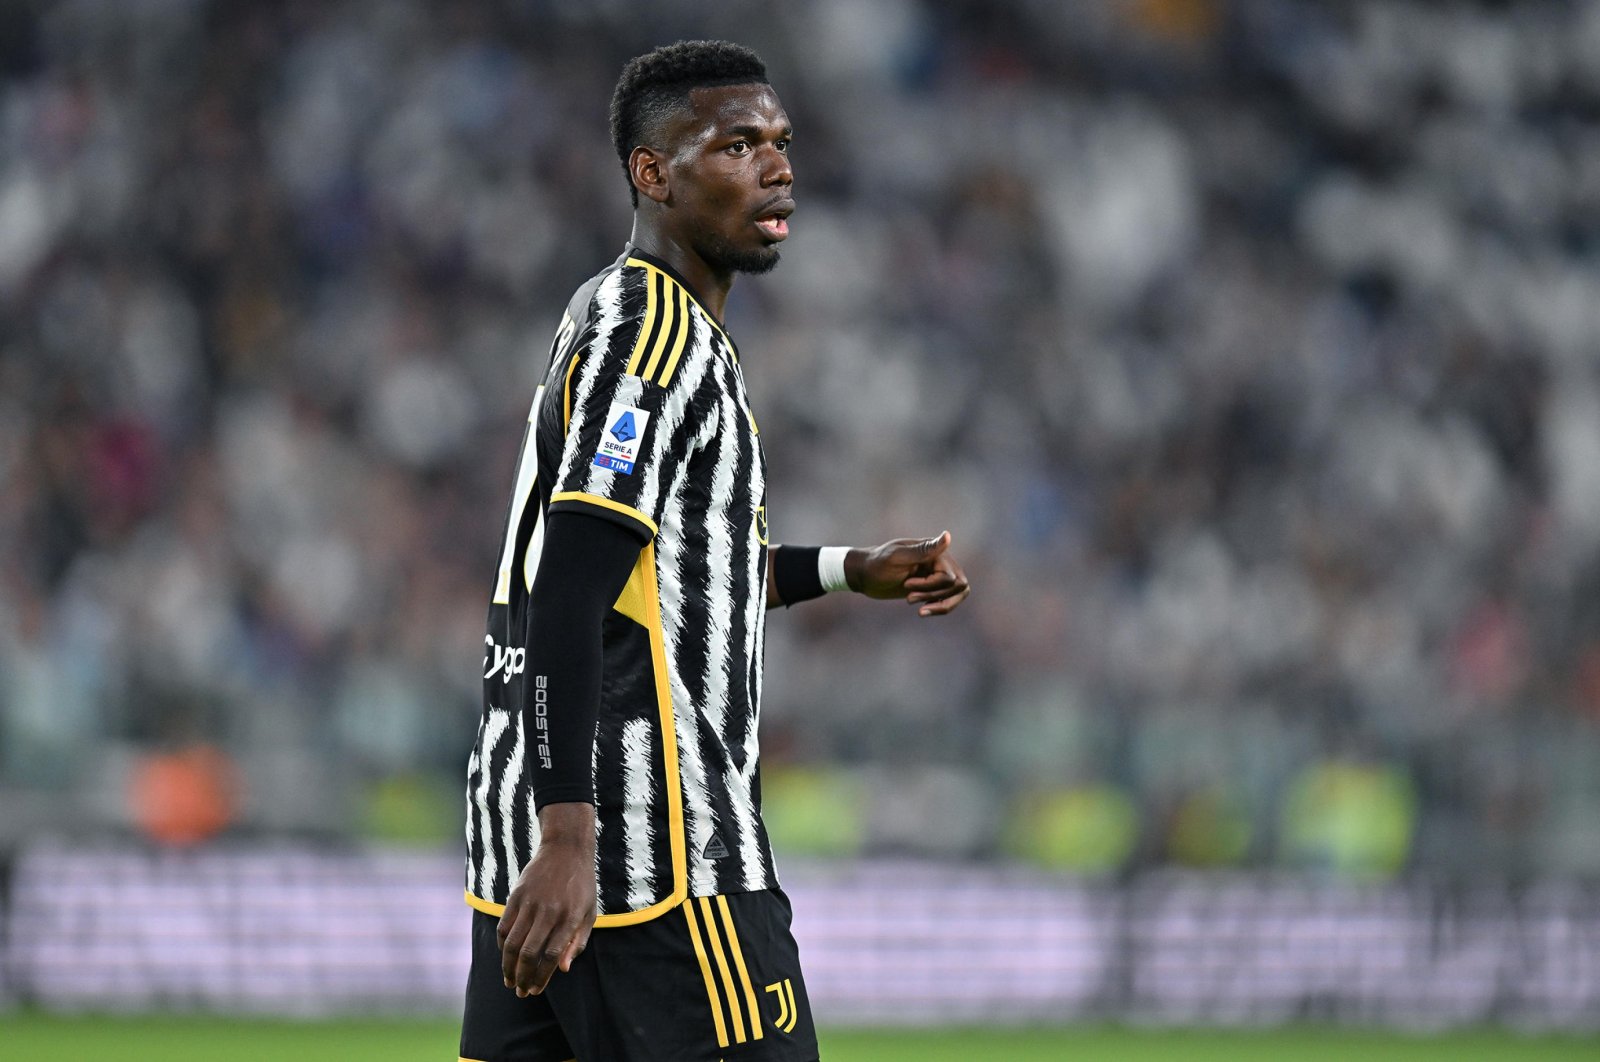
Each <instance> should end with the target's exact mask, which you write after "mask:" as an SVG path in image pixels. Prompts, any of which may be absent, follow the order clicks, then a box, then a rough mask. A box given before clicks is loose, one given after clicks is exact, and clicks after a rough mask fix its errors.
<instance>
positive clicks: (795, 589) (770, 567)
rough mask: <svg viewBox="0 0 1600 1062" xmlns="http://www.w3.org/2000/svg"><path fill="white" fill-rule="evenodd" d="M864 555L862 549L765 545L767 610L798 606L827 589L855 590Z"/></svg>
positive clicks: (858, 586)
mask: <svg viewBox="0 0 1600 1062" xmlns="http://www.w3.org/2000/svg"><path fill="white" fill-rule="evenodd" d="M865 556H866V551H865V550H859V549H847V548H846V547H843V546H778V545H774V546H768V547H767V608H769V609H772V608H777V607H778V606H780V605H798V604H799V603H800V602H802V601H810V600H811V599H812V598H816V597H821V596H822V595H823V594H825V593H828V592H829V591H831V590H859V589H860V587H861V582H860V572H861V566H862V563H863V558H864V557H865ZM852 570H853V571H854V572H855V573H856V574H855V576H854V577H852V576H851V574H850V573H851V572H852Z"/></svg>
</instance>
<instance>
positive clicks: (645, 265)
mask: <svg viewBox="0 0 1600 1062" xmlns="http://www.w3.org/2000/svg"><path fill="white" fill-rule="evenodd" d="M626 264H628V265H631V266H637V267H638V268H640V269H643V270H645V271H646V274H647V275H648V276H652V277H653V276H656V275H657V274H659V275H660V276H662V277H663V278H665V279H666V280H667V281H668V282H670V283H672V284H676V285H677V286H678V287H683V285H682V284H678V282H677V281H676V280H673V279H672V278H671V277H670V276H667V274H666V272H665V271H664V270H662V269H661V267H660V266H656V265H651V264H650V263H649V262H646V261H645V260H644V259H642V258H630V259H628V261H627V263H626ZM683 290H684V292H685V294H687V295H688V296H689V301H690V302H692V303H694V304H695V306H696V307H698V308H699V310H700V313H701V314H702V315H704V317H705V319H706V323H707V324H709V325H711V327H712V328H715V329H716V330H717V331H718V332H719V333H721V334H722V338H723V339H727V340H728V353H729V354H731V355H733V360H734V361H738V360H739V355H737V354H735V353H734V350H733V340H731V339H728V332H727V329H725V328H723V327H722V326H721V325H720V324H718V323H717V319H716V318H715V317H713V316H711V311H710V310H708V309H706V308H705V307H704V306H703V305H701V303H700V300H699V299H697V298H695V295H694V292H692V291H690V290H689V289H688V288H684V289H683Z"/></svg>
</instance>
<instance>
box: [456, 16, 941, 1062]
mask: <svg viewBox="0 0 1600 1062" xmlns="http://www.w3.org/2000/svg"><path fill="white" fill-rule="evenodd" d="M611 132H612V138H613V140H614V141H615V143H616V148H617V154H618V156H619V157H620V158H621V160H622V163H623V166H624V168H625V170H626V172H627V175H628V183H629V189H630V192H631V194H632V196H633V202H634V221H633V234H632V238H631V240H630V242H629V245H628V247H627V248H626V249H625V250H624V251H623V254H622V256H621V257H620V258H618V259H617V260H616V261H615V262H614V263H612V264H611V265H610V266H609V267H608V268H606V269H605V270H604V271H603V272H601V273H600V274H599V275H598V276H596V277H594V278H593V279H591V280H590V281H589V282H588V283H586V284H584V285H583V287H581V288H580V289H578V292H577V294H576V295H574V296H573V298H572V301H571V302H570V303H569V304H568V306H567V311H566V315H565V316H564V318H563V319H562V322H561V326H560V328H559V330H558V331H557V333H556V337H555V342H554V344H553V346H552V349H551V357H550V364H549V367H548V369H547V370H546V372H545V376H544V382H543V384H542V385H541V386H540V387H539V389H538V390H537V392H536V393H535V395H534V399H533V409H532V412H531V413H530V414H529V417H528V426H527V430H526V433H525V435H524V442H523V450H522V457H521V461H520V463H519V465H518V468H517V475H516V486H515V490H514V493H513V494H512V497H511V504H510V511H509V514H508V516H507V519H506V531H505V540H504V547H503V550H502V552H501V556H500V568H499V576H498V579H497V582H496V585H495V590H494V597H493V601H492V603H491V605H490V607H489V628H488V636H487V637H486V638H485V639H484V711H483V718H482V722H481V723H480V726H479V730H478V739H477V745H476V748H475V749H474V751H473V753H472V759H471V763H470V765H469V779H468V786H467V797H468V814H467V844H468V857H467V902H468V903H469V904H470V905H471V906H472V907H473V908H475V910H476V912H477V913H476V914H474V916H473V921H474V928H473V952H472V965H471V972H470V975H469V978H468V985H467V998H466V1011H465V1014H464V1017H463V1022H462V1034H461V1057H462V1058H463V1059H472V1060H481V1062H501V1060H512V1059H515V1060H519V1062H524V1060H525V1062H566V1060H568V1059H572V1058H574V1057H576V1058H578V1059H582V1060H583V1062H629V1060H639V1062H645V1060H660V1059H685V1060H700V1059H704V1060H706V1062H717V1060H719V1059H724V1058H729V1059H732V1058H738V1059H751V1060H754V1059H770V1060H784V1062H789V1060H793V1062H809V1060H812V1059H815V1058H817V1043H816V1033H815V1030H814V1029H813V1026H812V1020H811V1012H810V1007H809V1005H808V1004H807V1001H806V991H805V982H804V981H803V980H802V978H801V974H800V965H799V958H798V955H797V953H796V949H795V943H794V938H793V936H792V935H791V934H790V908H789V902H788V899H787V898H786V897H785V896H784V894H783V891H782V890H781V889H780V888H779V887H778V879H777V875H776V874H775V873H774V870H773V863H772V852H771V850H770V848H769V846H768V843H767V836H766V832H765V830H764V829H763V827H762V824H761V813H760V776H759V772H758V767H757V751H756V725H757V720H758V718H759V712H760V700H761V656H762V632H763V627H764V622H765V611H766V610H767V609H769V608H772V607H774V606H776V605H793V604H796V603H798V602H801V601H804V600H806V599H808V598H814V597H818V596H820V595H822V594H823V593H824V592H826V591H829V590H845V589H849V590H853V591H856V592H858V593H862V594H865V595H867V596H868V597H874V598H883V599H888V598H902V599H904V600H906V601H908V602H910V603H912V604H913V605H916V606H917V608H918V611H919V613H920V614H921V615H924V616H937V615H943V614H945V613H947V612H949V611H950V610H951V609H953V608H955V607H956V606H957V605H958V604H960V602H961V601H962V600H963V599H964V598H965V597H966V596H967V593H968V584H967V579H966V576H965V575H964V574H963V572H962V570H961V567H960V565H958V564H957V563H956V561H955V560H954V558H953V557H952V556H951V554H950V553H949V545H950V536H949V533H948V532H946V533H944V534H941V535H939V536H937V537H934V538H930V539H898V540H895V541H892V542H888V543H885V544H883V545H881V546H878V547H876V548H872V549H847V548H844V547H801V546H779V545H771V544H769V543H768V542H767V522H766V484H765V460H764V458H763V455H762V440H761V436H760V432H759V429H758V428H757V419H756V417H755V415H754V413H753V412H752V410H751V408H750V404H749V400H748V398H747V396H746V393H745V386H744V378H743V368H742V365H741V362H740V359H739V352H738V349H737V348H736V346H735V345H734V342H733V340H732V339H731V338H730V337H729V336H728V334H727V332H726V330H725V329H724V327H723V325H722V320H723V308H724V306H725V304H726V302H727V298H728V292H729V289H730V288H731V287H732V285H733V278H734V275H735V274H736V273H764V272H766V271H767V270H769V269H771V268H772V267H773V266H774V265H775V264H777V261H778V244H780V243H781V242H782V241H783V240H784V238H785V237H786V236H787V235H788V231H789V225H788V217H789V214H790V212H791V211H792V210H793V209H794V201H793V199H792V198H791V195H790V193H791V188H792V185H793V183H794V174H793V171H792V170H791V168H790V162H789V141H790V135H791V131H790V128H789V119H788V116H787V115H786V114H785V113H784V110H783V107H782V106H781V105H780V104H779V102H778V97H777V95H776V94H775V93H774V92H773V90H772V88H771V86H770V85H769V84H768V82H767V76H766V69H765V67H764V66H763V65H762V63H761V60H760V59H759V58H757V56H756V55H755V54H754V53H753V52H751V51H749V50H748V49H746V48H742V47H740V46H738V45H734V44H729V43H726V42H721V41H691V42H680V43H678V44H674V45H670V46H668V47H664V48H659V49H657V50H655V51H653V52H650V53H649V54H647V55H642V56H639V57H638V58H636V59H634V60H632V61H631V62H629V63H628V64H627V66H626V67H625V68H624V69H623V72H622V77H621V79H620V80H619V81H618V83H617V87H616V92H615V94H614V96H613V98H612V102H611ZM591 929H596V930H598V932H593V933H591Z"/></svg>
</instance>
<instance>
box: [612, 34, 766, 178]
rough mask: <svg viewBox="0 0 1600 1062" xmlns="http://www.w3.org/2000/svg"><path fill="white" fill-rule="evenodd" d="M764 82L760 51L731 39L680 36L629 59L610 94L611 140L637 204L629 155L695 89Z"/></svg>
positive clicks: (764, 66)
mask: <svg viewBox="0 0 1600 1062" xmlns="http://www.w3.org/2000/svg"><path fill="white" fill-rule="evenodd" d="M766 84H770V82H769V81H767V66H766V64H765V63H763V62H762V61H761V57H760V56H759V55H757V54H756V53H755V52H753V51H751V50H750V49H749V48H746V47H745V46H744V45H742V44H734V43H733V42H732V41H678V42H677V43H676V44H665V45H662V46H661V47H660V48H657V49H656V50H655V51H651V52H646V53H645V54H643V55H638V56H634V57H633V58H632V59H629V60H628V64H627V65H626V66H624V67H623V68H622V76H621V77H619V78H617V88H616V91H615V92H613V93H612V94H611V142H612V143H613V144H615V145H616V148H617V157H618V158H620V159H621V160H622V171H623V173H625V174H627V176H628V191H629V193H630V194H631V195H632V196H633V205H634V206H638V205H639V189H637V188H635V187H634V186H633V173H632V172H631V171H630V170H629V169H628V156H630V155H632V154H633V149H634V148H636V147H638V146H639V145H641V144H644V143H646V142H647V141H648V140H650V139H651V138H652V137H653V136H655V135H656V134H657V133H658V132H659V130H660V127H661V124H662V123H663V122H664V121H665V120H666V119H667V118H669V117H670V116H671V115H672V112H673V111H675V110H677V109H678V108H679V107H681V106H683V105H684V104H686V103H687V102H688V101H689V92H690V90H691V89H697V88H717V87H719V86H722V85H766Z"/></svg>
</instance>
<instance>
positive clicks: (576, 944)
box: [560, 925, 589, 973]
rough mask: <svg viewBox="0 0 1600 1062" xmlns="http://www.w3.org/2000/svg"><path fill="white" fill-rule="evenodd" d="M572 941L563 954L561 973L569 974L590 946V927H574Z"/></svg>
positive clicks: (568, 943)
mask: <svg viewBox="0 0 1600 1062" xmlns="http://www.w3.org/2000/svg"><path fill="white" fill-rule="evenodd" d="M573 930H574V931H573V934H572V939H571V940H569V941H568V942H567V946H566V949H565V950H563V951H562V952H561V963H560V966H561V972H562V973H567V972H568V971H570V970H571V969H572V964H573V963H574V962H576V961H577V959H578V956H579V955H582V954H583V950H584V949H585V948H587V947H588V946H589V927H588V926H584V925H578V926H574V927H573Z"/></svg>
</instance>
